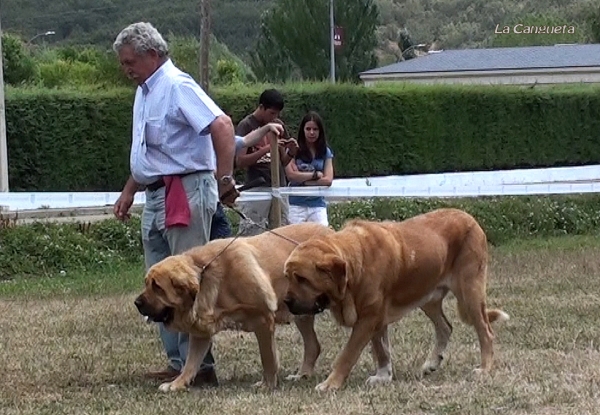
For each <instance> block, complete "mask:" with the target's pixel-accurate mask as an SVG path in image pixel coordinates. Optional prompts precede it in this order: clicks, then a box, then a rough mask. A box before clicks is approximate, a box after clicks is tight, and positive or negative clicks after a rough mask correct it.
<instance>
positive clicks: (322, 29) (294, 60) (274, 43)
mask: <svg viewBox="0 0 600 415" xmlns="http://www.w3.org/2000/svg"><path fill="white" fill-rule="evenodd" d="M334 14H335V24H336V25H337V26H341V27H342V28H343V29H344V39H343V42H344V44H343V46H342V48H341V49H339V50H338V51H337V52H336V75H337V78H338V79H340V80H342V81H349V80H357V79H358V73H360V72H362V71H364V70H367V69H371V68H373V67H374V66H375V65H376V64H377V58H376V55H375V48H376V46H377V38H376V32H375V31H376V28H377V23H378V18H379V12H378V9H377V6H376V5H375V3H374V1H373V0H335V9H334ZM329 33H330V32H329V1H327V0H280V1H278V2H277V4H276V5H275V6H274V7H273V8H271V9H270V10H268V11H267V12H266V13H265V14H264V15H263V17H262V21H261V33H260V36H259V40H258V42H257V47H256V52H255V53H254V55H253V70H254V72H255V74H256V75H257V76H259V77H260V78H261V79H262V80H266V81H283V80H287V79H289V77H294V75H296V76H298V77H299V78H301V79H305V80H319V81H320V80H325V79H326V78H328V77H329V65H330V55H329V53H330V52H329V45H330V40H329ZM282 77H286V78H283V79H282Z"/></svg>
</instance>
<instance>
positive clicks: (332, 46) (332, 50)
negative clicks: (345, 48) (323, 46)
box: [329, 0, 335, 84]
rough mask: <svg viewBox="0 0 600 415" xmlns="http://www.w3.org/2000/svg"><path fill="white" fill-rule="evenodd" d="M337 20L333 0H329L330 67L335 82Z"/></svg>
mask: <svg viewBox="0 0 600 415" xmlns="http://www.w3.org/2000/svg"><path fill="white" fill-rule="evenodd" d="M334 37H335V20H334V18H333V0H329V53H330V55H331V68H330V69H329V75H330V77H331V83H332V84H335V44H334Z"/></svg>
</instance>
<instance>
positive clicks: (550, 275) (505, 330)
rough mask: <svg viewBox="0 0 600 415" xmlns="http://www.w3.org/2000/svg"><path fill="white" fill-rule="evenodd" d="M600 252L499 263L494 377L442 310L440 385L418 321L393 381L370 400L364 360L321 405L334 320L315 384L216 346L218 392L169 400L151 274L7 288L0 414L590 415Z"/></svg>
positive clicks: (471, 337)
mask: <svg viewBox="0 0 600 415" xmlns="http://www.w3.org/2000/svg"><path fill="white" fill-rule="evenodd" d="M599 253H600V239H598V238H595V237H562V238H556V239H545V240H529V241H523V242H520V243H513V244H510V245H504V246H501V247H498V248H493V249H492V250H491V256H492V260H491V267H490V276H489V284H488V302H489V305H490V306H491V307H499V308H501V309H503V310H504V311H506V312H507V313H509V314H510V316H511V320H509V321H508V322H506V323H504V324H503V325H500V326H497V327H496V347H495V351H496V354H495V367H494V369H493V370H492V372H491V373H490V374H489V375H486V376H481V377H478V376H476V375H475V374H474V373H473V368H474V367H475V366H476V365H477V364H478V363H479V345H478V343H477V340H476V335H475V332H474V330H473V329H472V328H471V327H468V326H465V325H464V324H462V323H460V322H459V320H458V318H457V316H456V311H455V307H454V305H455V301H454V299H452V298H450V299H448V300H447V301H446V311H447V314H448V317H449V319H450V321H451V322H452V323H453V325H454V332H453V335H452V339H451V341H450V346H449V348H448V352H447V355H446V359H445V360H444V364H443V365H442V368H441V370H440V371H438V373H435V374H433V375H431V376H429V377H426V378H420V377H419V376H418V373H419V368H420V366H421V364H422V363H423V362H424V360H425V358H426V356H427V354H428V352H429V349H430V347H431V346H432V341H433V327H432V326H431V324H430V322H429V321H428V320H427V319H426V318H425V317H424V315H423V313H422V312H420V311H416V312H414V313H412V314H410V315H409V316H408V317H407V318H405V319H404V320H403V321H401V322H398V323H396V324H394V325H393V326H391V330H390V336H391V342H392V345H393V359H394V371H395V380H394V381H393V382H392V384H390V385H386V386H380V387H377V388H367V387H366V386H365V385H364V382H365V380H366V378H367V376H368V375H369V374H370V372H371V371H372V370H373V369H374V367H373V363H372V360H371V356H370V353H368V352H367V351H365V353H363V356H362V357H361V359H360V361H359V363H358V364H357V366H356V367H355V368H354V370H353V371H352V373H351V375H350V378H349V379H348V381H347V383H346V385H345V387H344V388H343V389H342V390H340V391H338V392H337V393H335V394H320V393H317V392H315V391H314V386H315V385H316V384H317V383H318V382H319V381H321V380H323V379H324V378H325V377H326V376H327V374H328V372H329V370H330V368H331V363H332V362H333V359H334V358H335V356H336V354H337V353H338V351H339V350H340V349H341V347H342V345H343V343H344V342H345V340H346V338H347V335H348V334H347V332H346V331H344V330H342V329H340V328H338V327H336V326H335V324H334V323H333V322H332V320H331V318H330V317H329V315H327V314H324V315H322V316H320V317H319V318H318V327H317V334H318V335H319V338H320V340H321V344H322V348H323V353H322V355H321V357H320V359H319V362H318V363H317V374H316V377H315V378H313V379H308V380H303V381H300V382H298V383H292V382H287V381H285V380H284V381H282V382H281V384H280V387H279V388H278V389H277V390H276V391H274V392H269V391H266V390H262V389H254V388H253V387H252V384H253V383H254V382H256V381H258V380H260V376H261V365H260V358H259V354H258V347H257V345H256V341H255V339H254V336H253V335H252V334H247V333H236V332H227V333H221V334H219V335H218V336H217V338H216V340H215V347H214V348H215V350H214V352H215V356H216V358H217V362H218V375H219V378H220V381H221V386H220V387H219V388H217V389H212V390H195V389H192V390H190V391H188V392H181V393H172V394H164V393H161V392H159V391H158V383H154V382H151V381H147V380H145V379H144V378H143V374H144V373H145V372H146V371H148V370H154V369H160V368H163V367H164V366H165V365H166V359H165V357H164V356H163V352H162V347H161V345H160V343H159V338H158V335H157V330H156V327H155V326H154V325H148V324H145V323H143V322H142V319H141V317H140V316H139V314H138V313H137V311H136V309H135V307H134V305H133V299H134V297H135V296H136V295H137V293H138V291H139V290H141V288H142V277H143V273H142V271H143V270H142V266H141V264H140V265H137V266H125V265H121V266H115V267H113V268H110V269H107V270H105V271H103V272H101V273H89V274H84V275H71V273H70V272H68V270H67V274H66V275H65V276H61V277H56V278H48V279H43V280H41V279H28V280H15V281H10V282H4V283H2V284H0V329H1V331H0V333H1V334H0V355H1V356H2V361H3V362H4V363H3V364H2V368H3V370H4V375H3V376H1V377H0V413H2V414H4V415H11V414H53V415H54V414H144V415H153V414H173V415H175V414H202V413H206V414H217V413H221V414H224V415H225V414H228V415H235V414H244V415H249V414H277V415H283V414H298V413H306V414H331V413H335V414H362V413H365V414H529V413H531V414H561V415H564V414H578V415H579V414H591V413H597V412H598V400H599V399H600V351H599V344H600V324H598V323H599V316H600V296H599V294H600V261H599V260H598V257H599ZM277 338H278V347H279V351H280V354H281V366H282V367H281V375H282V376H281V378H284V377H285V376H286V375H287V374H290V373H292V372H294V371H295V370H296V365H297V363H298V362H299V360H300V358H301V344H300V343H299V342H298V340H297V338H296V336H295V330H294V328H293V327H291V326H286V327H281V328H279V329H278V334H277Z"/></svg>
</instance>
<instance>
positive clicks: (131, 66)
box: [119, 45, 160, 85]
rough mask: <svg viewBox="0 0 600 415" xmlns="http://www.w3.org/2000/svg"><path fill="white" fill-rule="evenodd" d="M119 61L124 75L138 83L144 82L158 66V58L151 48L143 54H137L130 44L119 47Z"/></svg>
mask: <svg viewBox="0 0 600 415" xmlns="http://www.w3.org/2000/svg"><path fill="white" fill-rule="evenodd" d="M119 62H120V63H121V69H122V70H123V72H125V75H127V77H128V78H129V79H132V80H134V81H135V83H137V84H138V85H141V84H143V83H144V82H146V79H148V78H149V77H150V75H152V74H153V73H154V71H156V70H157V69H158V67H159V66H160V58H159V57H158V54H157V53H156V51H154V50H151V51H148V52H146V53H143V54H137V53H135V51H134V50H133V47H132V46H131V45H125V46H123V47H122V48H121V50H120V51H119Z"/></svg>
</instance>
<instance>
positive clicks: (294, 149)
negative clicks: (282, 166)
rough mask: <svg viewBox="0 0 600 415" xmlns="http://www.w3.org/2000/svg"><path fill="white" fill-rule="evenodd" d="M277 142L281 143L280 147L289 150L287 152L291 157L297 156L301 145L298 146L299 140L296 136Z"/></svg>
mask: <svg viewBox="0 0 600 415" xmlns="http://www.w3.org/2000/svg"><path fill="white" fill-rule="evenodd" d="M277 143H278V144H279V147H281V148H283V149H285V150H287V153H288V155H289V156H290V157H296V154H298V149H299V148H300V147H299V146H298V141H296V139H295V138H288V139H281V140H278V141H277Z"/></svg>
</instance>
